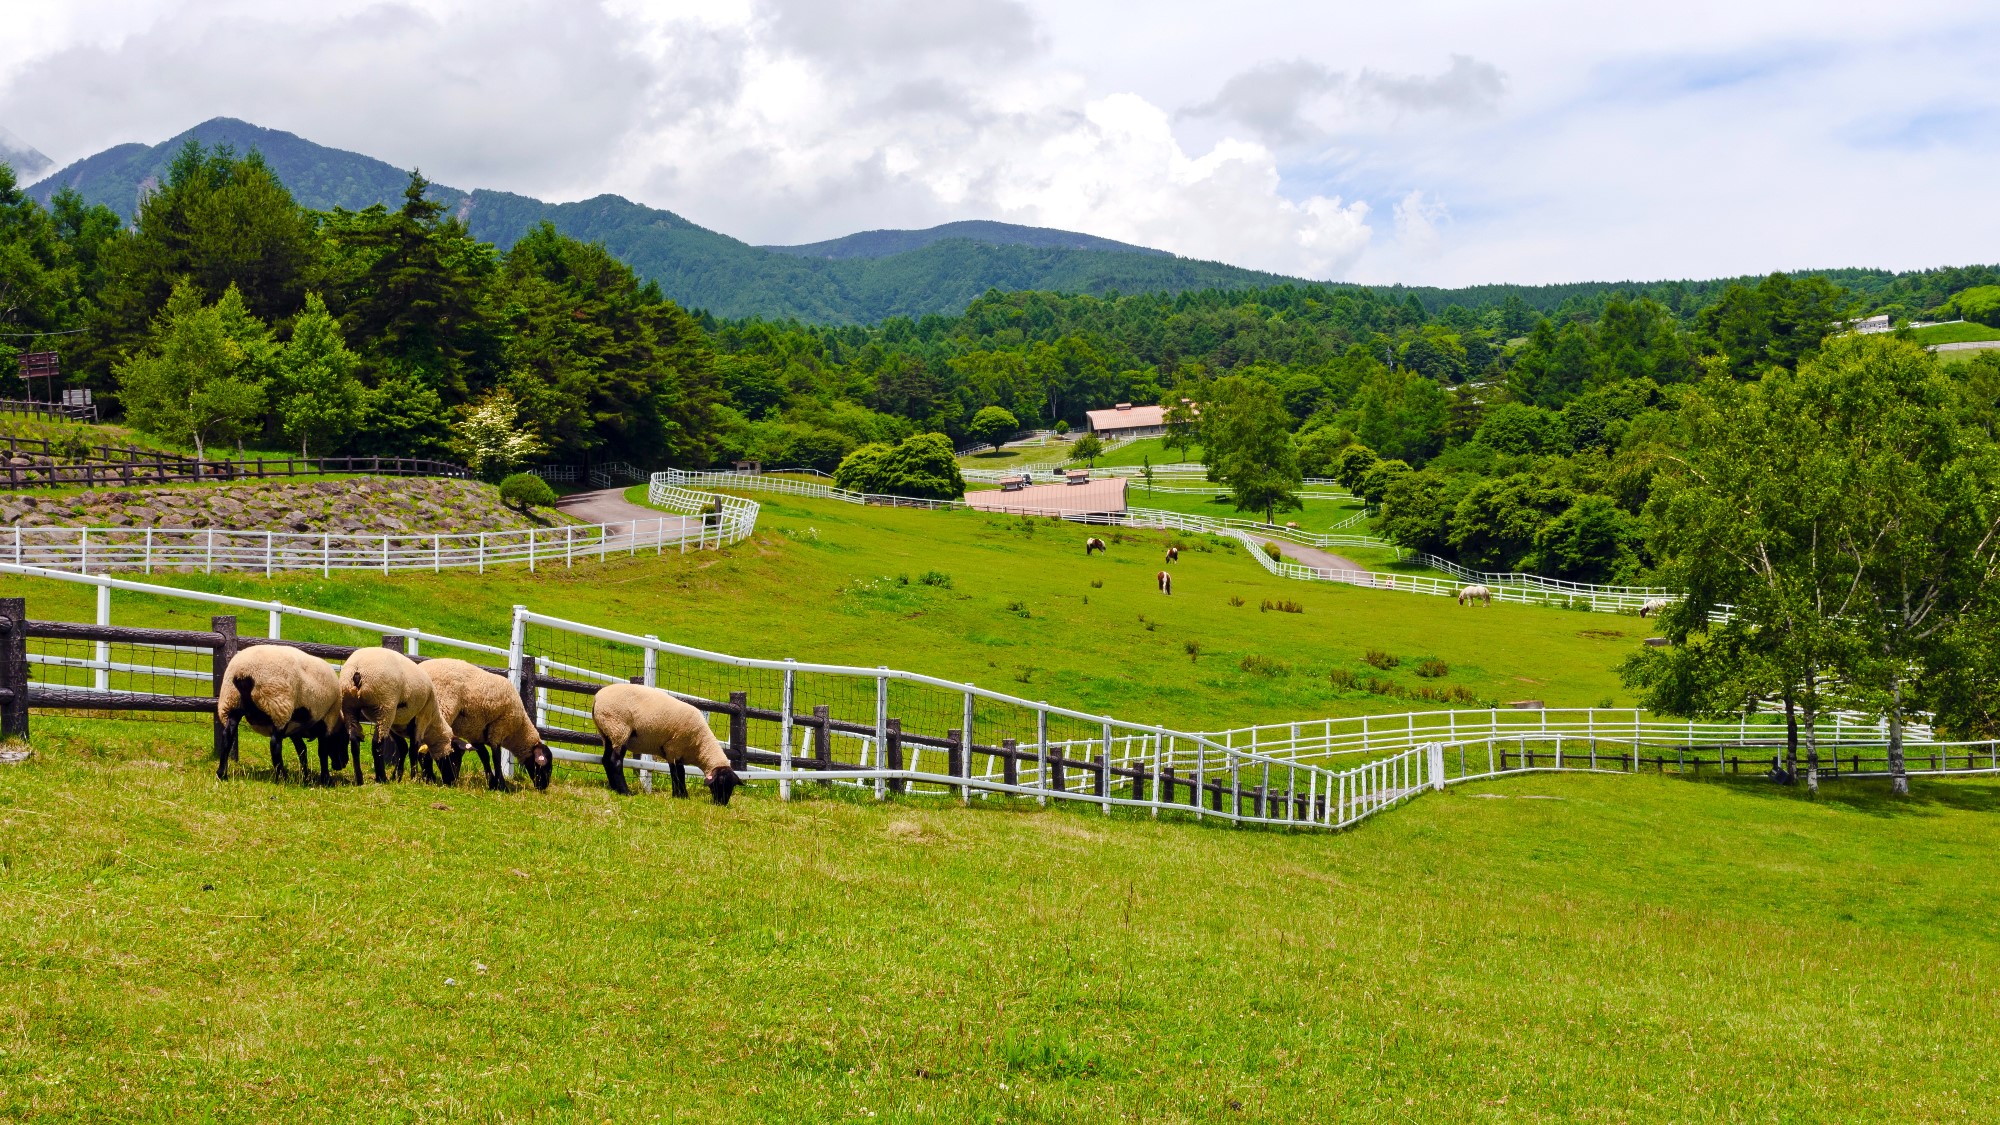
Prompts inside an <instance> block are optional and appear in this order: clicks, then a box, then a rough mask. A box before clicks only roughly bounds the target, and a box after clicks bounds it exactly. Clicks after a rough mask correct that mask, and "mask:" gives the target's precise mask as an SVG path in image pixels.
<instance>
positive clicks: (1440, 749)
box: [1431, 742, 1444, 790]
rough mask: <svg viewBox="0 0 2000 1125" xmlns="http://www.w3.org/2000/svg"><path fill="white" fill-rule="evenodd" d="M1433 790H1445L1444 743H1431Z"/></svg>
mask: <svg viewBox="0 0 2000 1125" xmlns="http://www.w3.org/2000/svg"><path fill="white" fill-rule="evenodd" d="M1431 788H1432V789H1438V790H1442V789H1443V788H1444V743H1442V742H1433V743H1431Z"/></svg>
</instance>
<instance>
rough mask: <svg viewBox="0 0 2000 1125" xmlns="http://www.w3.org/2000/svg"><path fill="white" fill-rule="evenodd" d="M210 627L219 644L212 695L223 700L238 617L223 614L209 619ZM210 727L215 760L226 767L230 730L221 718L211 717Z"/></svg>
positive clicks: (211, 680)
mask: <svg viewBox="0 0 2000 1125" xmlns="http://www.w3.org/2000/svg"><path fill="white" fill-rule="evenodd" d="M208 627H209V629H210V630H212V631H213V632H214V633H215V638H216V641H217V644H216V646H215V655H214V657H212V658H211V660H210V666H211V668H212V671H211V672H210V675H209V688H210V694H211V695H213V696H214V697H215V698H217V699H220V698H222V674H223V672H225V671H227V670H228V668H229V662H230V661H231V660H234V659H236V615H235V614H233V613H226V614H222V615H221V616H218V617H211V618H209V619H208ZM209 722H210V725H211V726H213V727H214V732H215V760H216V763H217V765H218V766H222V765H226V764H227V763H228V759H226V758H224V757H223V755H224V754H227V753H228V752H229V730H228V728H226V727H224V726H223V725H222V720H221V719H220V718H219V717H216V716H213V715H211V716H210V719H209Z"/></svg>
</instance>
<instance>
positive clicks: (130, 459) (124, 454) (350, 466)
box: [0, 437, 472, 489]
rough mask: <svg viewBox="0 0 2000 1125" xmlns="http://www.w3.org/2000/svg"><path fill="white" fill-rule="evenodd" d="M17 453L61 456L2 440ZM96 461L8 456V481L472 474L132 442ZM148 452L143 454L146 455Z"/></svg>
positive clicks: (32, 484) (123, 482)
mask: <svg viewBox="0 0 2000 1125" xmlns="http://www.w3.org/2000/svg"><path fill="white" fill-rule="evenodd" d="M0 442H4V443H5V444H6V445H7V447H8V449H9V450H10V451H12V452H15V453H20V452H22V451H24V450H29V449H31V448H32V447H33V446H37V445H39V446H41V447H42V455H43V456H46V457H50V458H55V457H57V456H60V455H61V454H60V452H58V451H55V450H53V449H52V448H51V447H52V445H53V444H54V443H51V442H49V441H48V440H46V439H42V438H11V437H10V438H0ZM91 448H92V449H93V450H94V451H95V456H96V458H97V459H95V460H83V461H75V462H70V463H62V464H58V463H50V464H46V465H17V464H14V463H13V459H11V458H10V459H8V460H7V462H6V464H5V466H4V479H5V481H6V486H7V487H8V488H14V489H19V488H56V487H61V486H63V485H85V486H89V487H95V486H98V485H116V486H123V487H132V486H138V485H148V484H168V483H173V482H178V481H238V480H270V479H282V478H285V477H303V476H327V475H346V474H366V475H371V476H405V477H450V478H464V477H469V476H471V475H472V474H471V472H470V470H468V469H466V468H465V467H464V466H462V465H454V464H451V463H450V462H448V461H431V460H426V459H423V458H416V457H286V458H282V459H277V458H270V459H264V460H239V461H230V460H222V461H197V460H195V459H194V458H192V457H182V456H180V455H178V454H172V453H159V452H156V451H153V450H141V449H137V448H134V447H131V446H109V445H100V446H93V447H91ZM141 455H143V456H141Z"/></svg>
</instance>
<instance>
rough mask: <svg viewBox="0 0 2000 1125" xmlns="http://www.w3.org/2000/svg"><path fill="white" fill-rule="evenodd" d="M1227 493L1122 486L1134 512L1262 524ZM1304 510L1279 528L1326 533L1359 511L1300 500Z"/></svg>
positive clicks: (1355, 506) (1215, 488)
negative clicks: (1153, 511)
mask: <svg viewBox="0 0 2000 1125" xmlns="http://www.w3.org/2000/svg"><path fill="white" fill-rule="evenodd" d="M1228 495H1229V490H1228V489H1226V488H1224V487H1222V486H1221V485H1208V486H1206V487H1202V488H1197V487H1195V486H1194V485H1193V484H1186V485H1180V486H1178V487H1175V488H1153V489H1148V488H1147V487H1146V486H1145V483H1144V482H1143V481H1140V480H1137V479H1134V480H1131V481H1129V482H1127V484H1126V486H1125V502H1126V503H1127V504H1128V505H1130V506H1132V507H1134V508H1160V509H1163V510H1165V511H1169V512H1185V513H1187V514H1189V515H1197V516H1212V517H1214V518H1216V519H1233V520H1255V521H1257V522H1259V523H1261V522H1263V519H1264V513H1262V512H1245V511H1238V510H1237V507H1236V505H1235V504H1234V503H1233V502H1232V501H1230V500H1229V499H1227V497H1228ZM1300 503H1301V504H1302V505H1303V507H1302V508H1301V509H1300V510H1299V511H1296V512H1280V513H1279V514H1278V524H1279V525H1280V526H1282V525H1284V524H1286V523H1296V524H1298V525H1299V527H1300V528H1302V529H1304V530H1307V531H1325V530H1328V529H1329V528H1331V527H1332V526H1333V525H1334V524H1336V523H1339V522H1341V521H1342V520H1345V519H1347V518H1348V517H1349V516H1352V515H1353V514H1354V513H1356V512H1358V511H1360V510H1361V501H1359V500H1318V499H1310V500H1301V501H1300ZM1343 530H1347V531H1352V532H1353V533H1354V534H1357V535H1367V534H1369V531H1368V529H1367V528H1366V527H1363V526H1360V525H1358V524H1357V525H1355V526H1354V527H1352V528H1346V529H1343Z"/></svg>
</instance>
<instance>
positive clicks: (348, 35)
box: [0, 0, 2000, 284]
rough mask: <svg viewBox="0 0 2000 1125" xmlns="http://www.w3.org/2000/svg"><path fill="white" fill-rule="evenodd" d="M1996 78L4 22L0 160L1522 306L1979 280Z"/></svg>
mask: <svg viewBox="0 0 2000 1125" xmlns="http://www.w3.org/2000/svg"><path fill="white" fill-rule="evenodd" d="M218 60H227V61H226V62H218ZM1996 64H2000V11H1996V10H1995V8H1994V6H1992V5H1990V4H1989V5H1981V4H1970V3H1950V2H1923V0H1918V2H1914V3H1905V4H1902V5H1898V6H1896V7H1894V8H1893V9H1889V8H1884V7H1882V6H1881V5H1879V4H1873V3H1870V4H1858V3H1817V4H1804V3H1787V2H1761V3H1754V4H1745V3H1743V2H1742V0H1735V2H1733V3H1711V2H1705V0H1695V2H1687V3H1676V4H1673V5H1605V4H1602V3H1601V2H1593V3H1581V2H1575V3H1572V2H1536V3H1518V4H1511V5H1494V4H1456V3H1439V2H1432V0H1403V2H1399V3H1397V4H1394V5H1384V4H1380V3H1379V2H1377V3H1369V4H1360V3H1344V2H1338V3H1325V2H1321V3H1310V4H1287V3H1278V2H1272V3H1267V4H1263V5H1258V6H1256V7H1254V8H1250V7H1239V6H1224V5H1216V4H1213V3H1212V2H1208V0H1204V2H1200V3H1196V2H1190V0H1154V2H1153V3H1150V4H1148V5H1146V6H1144V7H1135V6H1133V5H1129V4H1109V3H1080V2H1076V0H1069V2H1064V3H1056V2H1054V0H870V2H857V0H705V2H701V3H694V2H683V0H659V2H654V0H605V2H602V3H590V2H584V0H484V2H480V3H475V2H473V0H321V2H319V3H316V4H314V5H310V6H307V5H291V4H268V3H251V2H243V0H200V2H176V0H60V2H58V0H13V2H12V3H10V4H9V34H8V35H7V36H5V37H0V127H5V128H8V129H10V130H12V131H13V132H14V133H15V134H17V135H18V136H20V137H21V138H22V139H24V140H26V141H28V142H30V143H32V144H34V145H35V146H36V147H38V148H40V149H41V150H42V151H44V152H46V153H47V154H48V155H49V156H51V157H54V158H55V159H56V160H58V161H59V162H62V161H67V160H69V159H73V158H75V157H78V156H82V155H86V154H88V153H89V152H93V151H96V150H98V149H100V148H102V147H105V146H106V145H109V144H112V143H116V142H119V141H128V140H142V141H148V142H153V141H158V140H160V139H163V138H164V137H167V136H170V135H172V134H173V133H175V132H178V131H179V130H181V129H184V128H186V127H187V126H189V125H191V124H193V123H195V122H197V121H200V120H203V119H205V118H207V117H211V116H216V115H219V114H227V115H231V116H237V117H242V118H245V119H247V120H251V121H255V122H257V123H259V124H263V125H268V126H272V127H275V128H281V129H288V130H291V131H294V132H297V133H300V134H302V135H304V136H307V137H310V138H312V139H315V140H319V141H322V142H324V143H328V144H334V145H339V146H341V147H346V148H353V149H358V150H360V151H364V152H368V153H371V154H374V155H377V156H380V157H382V158H384V159H387V160H391V161H393V162H396V163H398V164H402V165H405V166H408V165H421V166H422V167H423V168H424V170H425V171H426V172H427V173H428V174H431V175H432V176H434V177H435V178H437V179H439V180H442V181H444V182H447V183H452V184H455V185H459V186H464V187H493V188H500V189H505V190H512V191H519V192H524V193H528V194H533V195H538V196H542V197H544V198H551V199H575V198H582V197H586V196H589V195H593V194H597V193H599V192H603V191H613V192H618V193H620V194H624V195H626V196H629V197H631V198H634V199H638V200H640V201H642V202H646V203H649V204H653V205H655V206H660V207H666V208H669V209H671V210H674V211H676V212H679V213H681V214H683V215H686V216H687V217H688V218H690V219H692V220H694V221H696V222H699V223H702V224H703V225H706V226H710V227H713V228H716V229H719V230H722V231H725V232H727V233H730V234H733V235H736V236H738V237H741V238H744V239H746V240H749V241H752V242H805V241H813V240H817V239H821V238H827V237H832V236H835V235H839V234H843V233H847V232H849V231H853V230H859V229H869V228H876V227H920V226H927V225H931V224H934V223H939V222H946V221H950V220H953V219H968V218H984V219H1000V220H1005V221H1012V222H1022V223H1032V224H1037V225H1045V226H1056V227H1065V228H1069V229H1076V230H1084V231H1089V232H1091V233H1095V234H1101V235H1105V236H1108V237H1112V238H1118V239H1123V240H1127V241H1133V242H1140V243H1145V244H1147V245H1153V246H1159V247H1162V248H1165V249H1169V250H1173V251H1176V252H1178V253H1183V254H1188V255H1192V256H1197V257H1205V258H1218V259H1222V260H1225V261H1231V262H1236V263H1239V264H1243V265H1249V266H1256V267H1260V268H1265V269H1272V270H1277V271H1280V272H1286V273H1296V274H1304V275H1308V276H1315V277H1329V278H1345V279H1352V280H1361V281H1375V282H1381V281H1405V282H1412V283H1428V284H1469V283H1477V282H1488V281H1522V282H1552V281H1569V280H1584V279H1624V278H1659V277H1683V276H1716V275H1722V274H1735V273H1757V272H1765V271H1769V270H1775V269H1797V268H1810V267H1814V266H1838V265H1863V264H1865V265H1881V266H1891V267H1900V268H1909V267H1918V266H1927V265H1941V264H1963V263H1969V262H1977V261H1995V260H2000V219H1996V218H1993V217H1990V215H1989V213H1990V211H1991V210H1992V209H1991V208H1988V207H1986V206H1984V205H1983V201H1982V194H1981V189H1982V187H1983V186H1984V185H1987V184H1990V183H1992V182H1994V178H1995V175H1996V173H2000V154H1996V152H1995V151H1994V148H1993V146H1992V145H1990V144H1989V143H1987V141H1986V138H1988V137H1991V136H1992V135H1993V126H1994V125H1995V123H1996V121H2000V84H1996V83H1995V82H1994V80H1993V78H1992V75H1993V74H1994V73H1995V72H1996V71H2000V67H1996Z"/></svg>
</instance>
